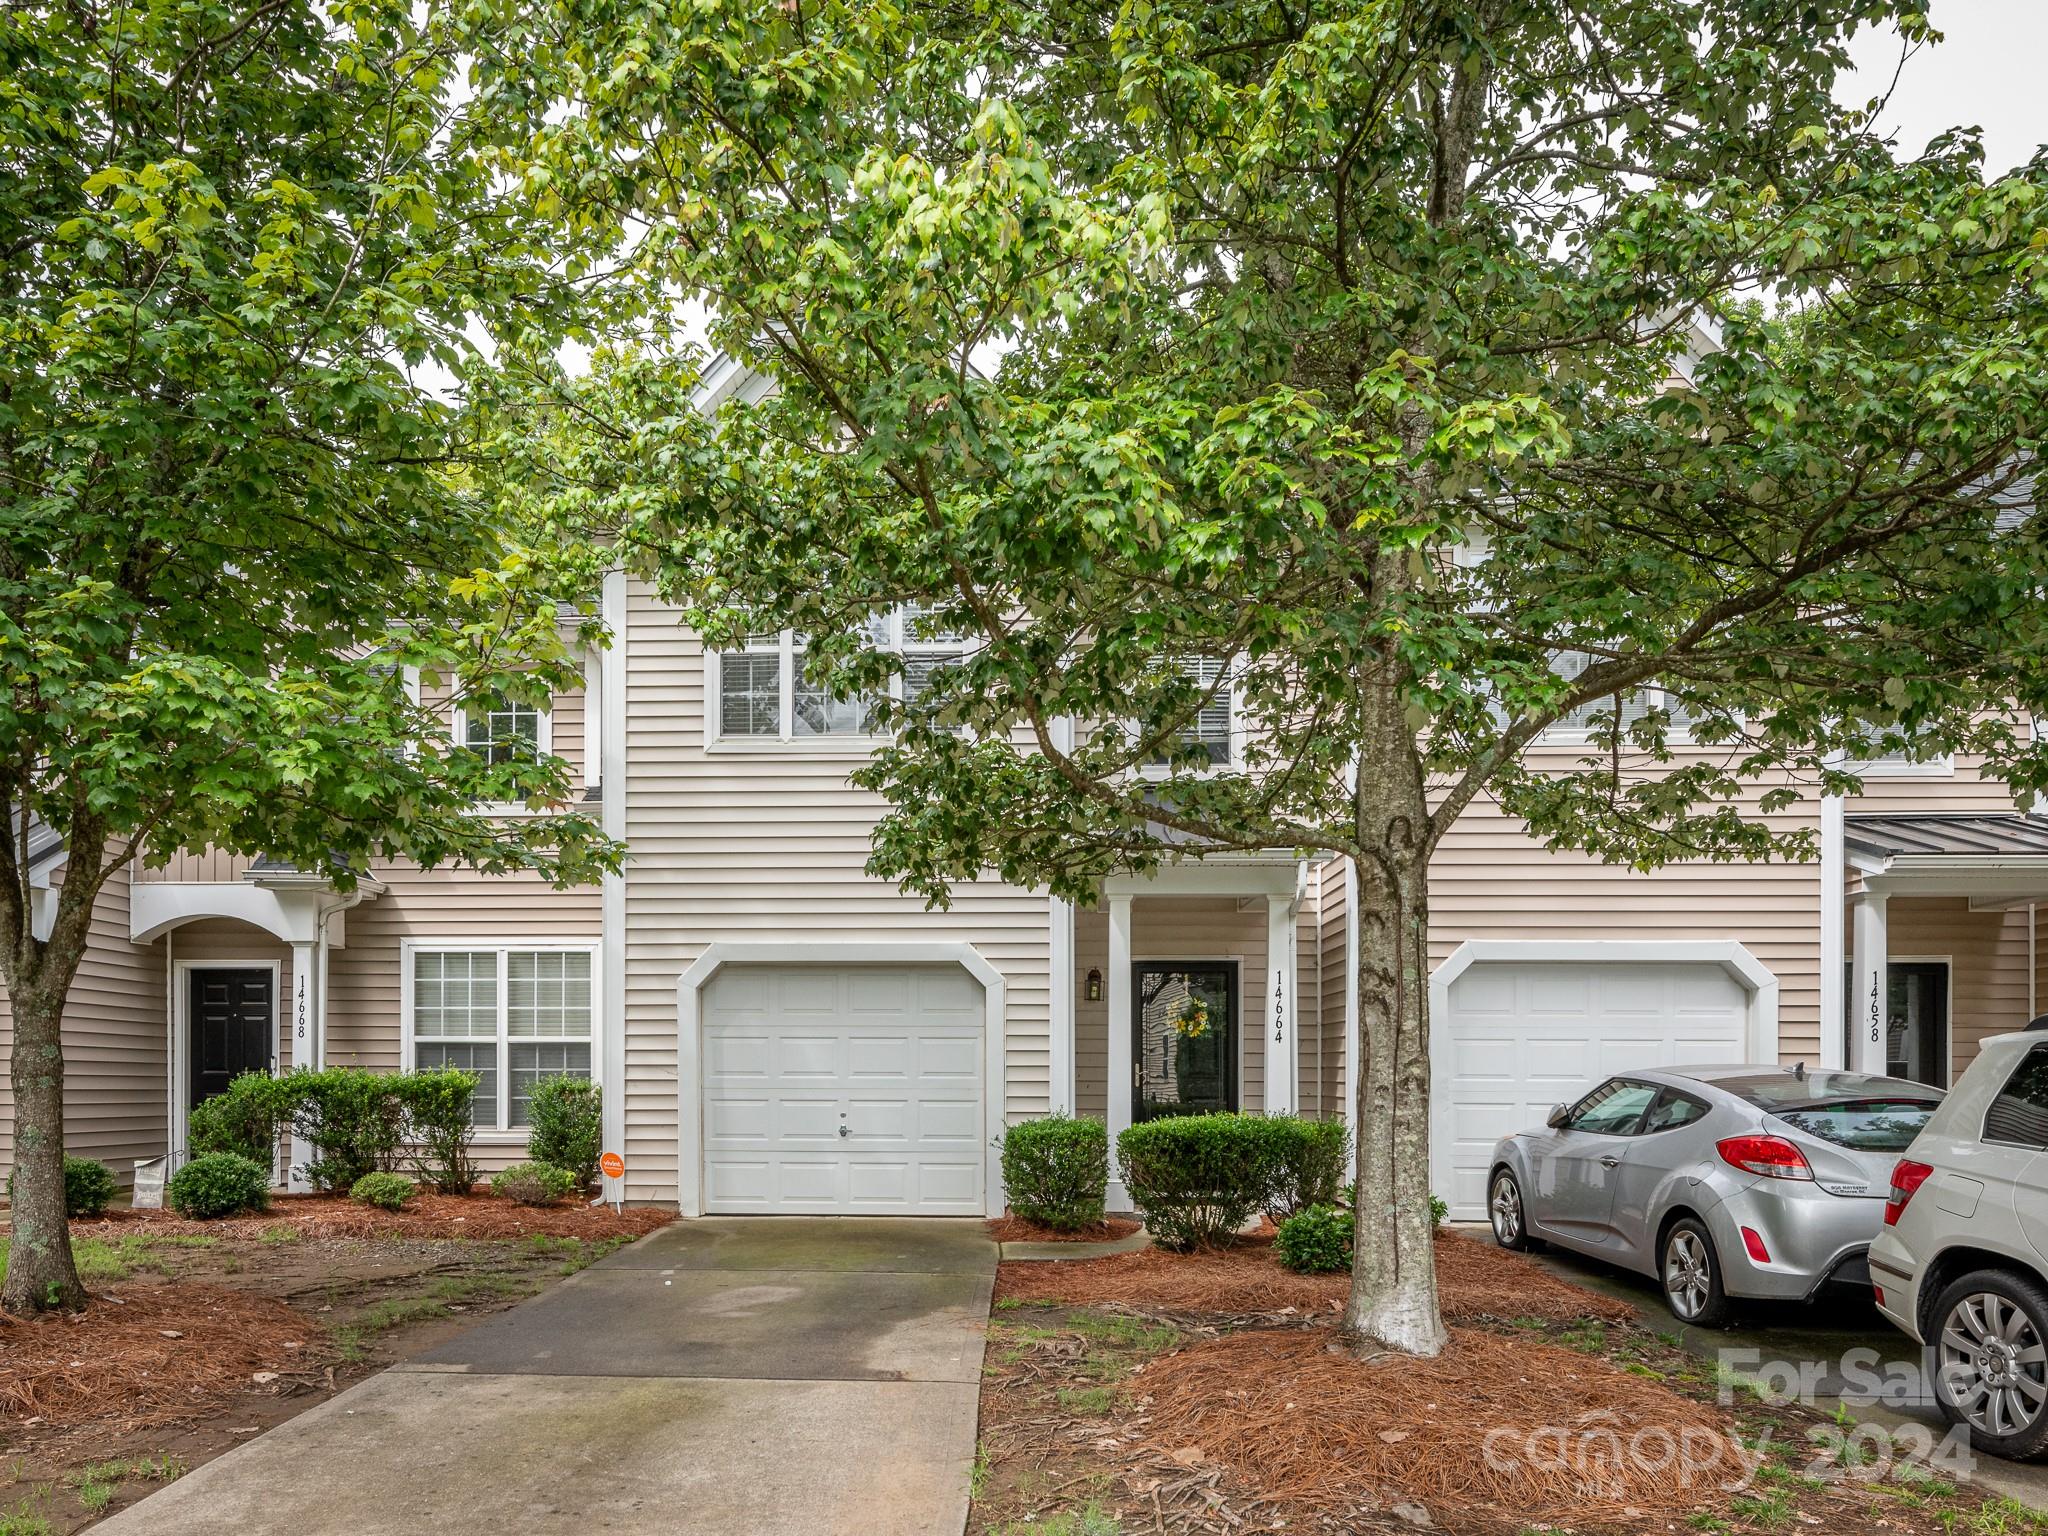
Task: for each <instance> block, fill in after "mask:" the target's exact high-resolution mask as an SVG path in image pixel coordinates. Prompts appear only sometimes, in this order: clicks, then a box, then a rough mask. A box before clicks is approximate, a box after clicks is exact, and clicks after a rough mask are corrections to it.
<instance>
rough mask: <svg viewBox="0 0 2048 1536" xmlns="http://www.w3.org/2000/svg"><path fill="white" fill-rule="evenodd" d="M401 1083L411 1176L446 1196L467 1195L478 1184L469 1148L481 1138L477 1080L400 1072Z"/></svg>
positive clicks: (455, 1070)
mask: <svg viewBox="0 0 2048 1536" xmlns="http://www.w3.org/2000/svg"><path fill="white" fill-rule="evenodd" d="M396 1083H397V1091H398V1096H399V1098H400V1099H401V1100H402V1101H403V1103H404V1105H405V1128H404V1131H403V1135H404V1138H405V1141H406V1144H407V1146H408V1147H409V1148H410V1151H409V1153H408V1156H407V1160H408V1161H409V1162H410V1163H411V1165H412V1171H413V1172H414V1173H416V1174H418V1175H419V1176H420V1177H421V1179H423V1180H424V1181H425V1182H427V1183H429V1184H431V1185H433V1186H434V1188H435V1189H437V1190H439V1191H440V1192H441V1193H442V1194H444V1195H466V1194H468V1193H469V1189H470V1186H471V1185H472V1184H474V1183H476V1164H475V1162H473V1161H472V1160H471V1158H470V1155H469V1148H470V1143H471V1142H472V1141H473V1140H474V1139H475V1137H476V1119H475V1114H474V1110H475V1103H476V1084H477V1075H476V1074H475V1073H474V1072H465V1071H464V1070H463V1069H462V1068H461V1067H428V1068H424V1069H422V1070H421V1071H418V1072H404V1073H400V1074H399V1076H398V1078H397V1079H396ZM351 1193H353V1189H351Z"/></svg>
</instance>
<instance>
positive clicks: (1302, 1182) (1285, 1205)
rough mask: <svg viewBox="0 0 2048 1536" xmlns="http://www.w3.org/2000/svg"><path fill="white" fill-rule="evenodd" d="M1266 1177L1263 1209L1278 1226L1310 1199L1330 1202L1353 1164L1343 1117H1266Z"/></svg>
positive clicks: (1347, 1128) (1341, 1190)
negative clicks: (1266, 1184) (1334, 1118)
mask: <svg viewBox="0 0 2048 1536" xmlns="http://www.w3.org/2000/svg"><path fill="white" fill-rule="evenodd" d="M1264 1124H1265V1127H1266V1129H1265V1135H1266V1136H1267V1138H1268V1139H1269V1141H1270V1143H1271V1145H1270V1147H1269V1149H1268V1170H1269V1176H1270V1182H1269V1184H1268V1186H1267V1190H1266V1214H1267V1215H1268V1216H1270V1217H1271V1218H1272V1219H1273V1224H1274V1225H1275V1226H1278V1225H1279V1224H1280V1223H1281V1222H1283V1221H1285V1220H1286V1219H1287V1218H1288V1217H1290V1216H1292V1215H1293V1214H1294V1213H1295V1212H1296V1211H1302V1210H1306V1209H1308V1207H1310V1206H1312V1205H1334V1204H1336V1203H1337V1200H1338V1198H1339V1197H1340V1195H1341V1194H1342V1192H1343V1189H1344V1175H1345V1173H1346V1172H1347V1171H1348V1169H1349V1167H1350V1164H1351V1128H1350V1127H1349V1126H1347V1125H1346V1124H1345V1123H1344V1122H1343V1121H1341V1120H1303V1119H1301V1118H1299V1117H1297V1116H1293V1115H1274V1116H1271V1117H1269V1118H1268V1119H1267V1120H1266V1121H1265V1122H1264Z"/></svg>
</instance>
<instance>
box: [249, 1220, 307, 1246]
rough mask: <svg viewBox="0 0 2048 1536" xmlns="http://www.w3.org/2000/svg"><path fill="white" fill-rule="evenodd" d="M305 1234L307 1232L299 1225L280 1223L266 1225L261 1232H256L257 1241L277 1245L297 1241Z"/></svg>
mask: <svg viewBox="0 0 2048 1536" xmlns="http://www.w3.org/2000/svg"><path fill="white" fill-rule="evenodd" d="M305 1235H306V1234H305V1233H303V1232H301V1231H300V1230H299V1229H298V1228H297V1227H288V1226H282V1225H280V1226H275V1227H265V1228H264V1229H263V1230H262V1231H261V1232H259V1233H257V1234H256V1241H257V1242H259V1243H269V1244H270V1245H272V1246H273V1247H275V1246H277V1245H278V1244H280V1243H296V1242H298V1241H299V1239H301V1238H302V1237H304V1236H305Z"/></svg>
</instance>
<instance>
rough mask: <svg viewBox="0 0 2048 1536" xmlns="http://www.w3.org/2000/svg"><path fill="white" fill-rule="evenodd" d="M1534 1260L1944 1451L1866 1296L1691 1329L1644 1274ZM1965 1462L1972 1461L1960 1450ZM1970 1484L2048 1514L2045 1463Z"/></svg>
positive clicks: (1652, 1323) (1564, 1260)
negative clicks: (1909, 1430)
mask: <svg viewBox="0 0 2048 1536" xmlns="http://www.w3.org/2000/svg"><path fill="white" fill-rule="evenodd" d="M1464 1235H1466V1236H1469V1237H1471V1238H1472V1240H1473V1241H1475V1242H1485V1243H1490V1242H1492V1241H1493V1234H1492V1233H1491V1232H1490V1231H1488V1230H1487V1229H1486V1228H1484V1227H1476V1226H1475V1227H1472V1228H1469V1229H1465V1232H1464ZM1536 1257H1537V1258H1538V1261H1539V1262H1540V1263H1542V1264H1543V1265H1544V1266H1545V1267H1546V1268H1548V1269H1550V1270H1552V1271H1554V1272H1555V1273H1557V1274H1559V1275H1561V1276H1563V1277H1564V1278H1565V1279H1567V1280H1570V1281H1572V1282H1573V1283H1575V1284H1577V1285H1582V1286H1585V1287H1586V1288H1587V1289H1588V1290H1593V1291H1599V1292H1602V1293H1603V1294H1605V1295H1609V1296H1617V1297H1620V1298H1621V1299H1622V1300H1624V1301H1626V1302H1628V1303H1629V1304H1630V1305H1631V1306H1633V1307H1635V1309H1636V1312H1637V1315H1638V1316H1639V1317H1640V1318H1641V1320H1642V1322H1643V1324H1644V1326H1646V1327H1648V1328H1652V1329H1654V1330H1656V1331H1657V1332H1659V1333H1662V1334H1665V1335H1667V1336H1674V1337H1676V1338H1678V1339H1679V1340H1680V1342H1682V1343H1683V1344H1684V1346H1685V1347H1686V1348H1687V1349H1689V1350H1691V1351H1692V1352H1693V1353H1694V1354H1696V1355H1699V1356H1701V1357H1702V1358H1704V1359H1708V1360H1715V1361H1718V1362H1720V1363H1721V1365H1722V1366H1723V1367H1724V1368H1725V1369H1727V1370H1728V1371H1730V1372H1733V1373H1736V1374H1739V1375H1741V1376H1745V1377H1748V1378H1750V1379H1753V1380H1756V1381H1759V1382H1762V1383H1763V1384H1764V1385H1765V1386H1766V1387H1768V1388H1770V1389H1771V1390H1773V1391H1778V1392H1783V1391H1788V1390H1790V1389H1791V1388H1792V1384H1793V1383H1795V1382H1799V1381H1801V1380H1802V1378H1803V1380H1804V1382H1805V1383H1806V1384H1807V1386H1806V1388H1805V1389H1801V1390H1806V1389H1810V1396H1811V1398H1812V1400H1813V1403H1814V1405H1815V1406H1816V1407H1818V1408H1820V1409H1821V1410H1822V1411H1823V1412H1827V1413H1833V1412H1834V1411H1835V1410H1836V1409H1837V1408H1838V1407H1841V1408H1846V1409H1847V1410H1848V1412H1849V1414H1850V1415H1851V1416H1852V1417H1853V1418H1854V1419H1855V1420H1856V1422H1858V1423H1859V1424H1875V1425H1878V1426H1881V1427H1883V1428H1885V1429H1889V1430H1897V1429H1899V1428H1901V1427H1902V1426H1904V1425H1909V1424H1919V1425H1925V1426H1926V1427H1927V1428H1928V1430H1929V1431H1930V1433H1931V1435H1932V1437H1933V1439H1934V1441H1935V1442H1937V1443H1938V1442H1939V1441H1940V1440H1941V1439H1942V1437H1943V1436H1945V1435H1946V1434H1947V1433H1948V1428H1949V1426H1948V1421H1947V1420H1946V1419H1944V1418H1943V1417H1942V1415H1941V1410H1940V1409H1939V1408H1937V1407H1935V1406H1934V1400H1933V1399H1932V1398H1931V1397H1930V1396H1929V1395H1928V1393H1927V1386H1926V1380H1925V1377H1924V1375H1923V1374H1922V1371H1921V1364H1920V1349H1919V1346H1918V1345H1916V1344H1915V1343H1914V1342H1913V1341H1912V1340H1911V1339H1909V1338H1907V1337H1906V1335H1905V1334H1903V1333H1901V1332H1899V1330H1898V1329H1896V1328H1894V1327H1893V1326H1892V1325H1891V1324H1890V1323H1888V1322H1886V1321H1885V1319H1884V1316H1883V1314H1881V1313H1880V1312H1879V1311H1878V1310H1877V1308H1876V1307H1875V1306H1874V1305H1873V1304H1872V1303H1871V1301H1870V1298H1869V1295H1868V1293H1867V1292H1858V1291H1856V1290H1853V1289H1851V1288H1849V1287H1847V1286H1840V1287H1836V1288H1834V1289H1832V1290H1830V1291H1828V1292H1826V1293H1824V1294H1823V1295H1822V1297H1821V1298H1820V1299H1818V1300H1816V1301H1812V1302H1807V1303H1791V1302H1746V1303H1744V1304H1743V1305H1742V1307H1741V1309H1740V1311H1739V1312H1738V1313H1737V1322H1736V1326H1735V1327H1733V1328H1722V1329H1706V1328H1693V1327H1688V1326H1686V1325H1684V1324H1681V1323H1680V1322H1679V1321H1678V1319H1677V1318H1675V1317H1673V1316H1672V1315H1671V1312H1670V1310H1669V1309H1668V1308H1667V1307H1666V1306H1665V1305H1664V1298H1663V1294H1662V1293H1661V1292H1660V1291H1659V1289H1658V1286H1657V1282H1656V1281H1655V1280H1652V1279H1651V1278H1650V1277H1649V1276H1647V1275H1637V1274H1633V1273H1630V1272H1629V1271H1627V1270H1622V1269H1616V1268H1615V1267H1614V1266H1613V1265H1611V1264H1602V1263H1601V1262H1599V1261H1598V1260H1597V1259H1587V1258H1581V1257H1579V1256H1578V1255H1577V1254H1573V1253H1566V1252H1564V1251H1563V1250H1561V1249H1557V1248H1551V1249H1548V1250H1546V1251H1545V1252H1543V1253H1542V1254H1539V1255H1537V1256H1536ZM1900 1443H1902V1444H1904V1443H1907V1442H1903V1441H1902V1442H1900ZM1957 1443H1958V1445H1959V1446H1960V1445H1961V1442H1960V1440H1959V1441H1958V1442H1957ZM1963 1454H1965V1455H1971V1454H1972V1453H1969V1452H1968V1450H1967V1448H1963ZM1955 1470H1958V1471H1959V1470H1961V1469H1955ZM1968 1477H1969V1479H1970V1480H1971V1481H1972V1482H1974V1483H1975V1484H1977V1485H1978V1486H1979V1487H1981V1488H1982V1489H1984V1490H1985V1491H1986V1492H1987V1493H1991V1494H1995V1495H1998V1496H2000V1497H2003V1498H2008V1499H2017V1500H2018V1501H2019V1502H2020V1503H2022V1504H2025V1505H2028V1506H2030V1507H2032V1508H2034V1509H2039V1510H2048V1463H2042V1462H2012V1461H2000V1460H1999V1459H1997V1458H1996V1457H1992V1456H1972V1465H1971V1466H1970V1467H1969V1468H1968Z"/></svg>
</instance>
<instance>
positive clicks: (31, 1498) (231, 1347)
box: [0, 1196, 672, 1536]
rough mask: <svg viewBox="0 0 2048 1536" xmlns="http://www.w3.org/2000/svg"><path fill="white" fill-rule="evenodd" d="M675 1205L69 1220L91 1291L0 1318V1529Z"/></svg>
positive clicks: (414, 1344) (109, 1507)
mask: <svg viewBox="0 0 2048 1536" xmlns="http://www.w3.org/2000/svg"><path fill="white" fill-rule="evenodd" d="M670 1219H672V1218H671V1216H670V1214H669V1213H666V1212H662V1211H655V1210H647V1209H639V1208H635V1209H629V1210H627V1211H625V1212H624V1213H623V1214H622V1215H614V1214H613V1213H611V1212H609V1211H606V1210H603V1209H601V1208H599V1209H592V1208H590V1207H588V1206H581V1205H574V1206H570V1205H565V1206H560V1207H553V1208H549V1209H545V1210H532V1209H529V1208H526V1207H520V1206H513V1205H511V1204H510V1203H509V1202H506V1201H502V1200H497V1199H493V1198H490V1197H487V1196H473V1197H470V1198H468V1199H462V1198H458V1197H450V1196H422V1197H418V1199H417V1200H416V1202H413V1203H409V1204H408V1207H407V1209H406V1210H405V1211H403V1212H400V1213H396V1214H390V1213H385V1212H380V1211H374V1210H371V1209H370V1208H368V1207H364V1206H360V1205H353V1204H352V1203H351V1202H349V1201H347V1200H341V1199H330V1198H313V1197H301V1198H286V1199H281V1200H279V1201H278V1202H277V1205H276V1207H275V1208H274V1210H273V1212H272V1213H270V1214H269V1215H266V1216H262V1217H246V1218H237V1219H234V1220H227V1221H214V1222H193V1221H183V1220H180V1219H178V1218H177V1217H175V1216H173V1215H171V1214H170V1213H168V1212H160V1211H151V1212H127V1211H121V1212H110V1213H109V1215H108V1217H107V1218H106V1219H103V1220H94V1221H78V1222H74V1223H73V1224H72V1235H73V1248H74V1252H75V1254H76V1256H77V1258H78V1261H79V1265H80V1270H81V1274H82V1277H83V1278H84V1279H85V1282H86V1286H87V1288H88V1290H89V1291H90V1292H91V1293H92V1295H93V1305H92V1306H91V1307H90V1308H88V1309H87V1311H86V1312H85V1313H83V1314H81V1315H79V1316H78V1317H76V1318H71V1317H64V1316H49V1317H41V1318H35V1319H19V1318H10V1317H6V1316H4V1315H0V1536H68V1533H70V1532H73V1531H77V1530H80V1529H83V1528H84V1527H86V1526H89V1525H91V1524H93V1523H94V1522H95V1521H96V1520H98V1519H99V1518H100V1517H102V1516H104V1515H106V1514H108V1513H111V1512H112V1511H114V1510H117V1509H120V1508H122V1507H124V1506H126V1505H128V1504H130V1503H133V1502H134V1501H135V1500H137V1499H139V1498H142V1497H143V1496H144V1495H146V1494H147V1493H148V1492H149V1491H150V1490H151V1489H152V1488H153V1487H154V1486H155V1485H156V1484H158V1483H160V1482H163V1481H166V1480H168V1479H170V1478H172V1477H176V1476H180V1475H182V1474H183V1473H184V1472H186V1471H188V1470H190V1469H191V1468H193V1467H196V1466H198V1465H200V1464H201V1463H203V1462H206V1461H209V1460H211V1459H212V1458H213V1457H215V1456H218V1455H220V1454H222V1453H223V1452H224V1451H228V1450H231V1449H233V1448H234V1447H235V1446H237V1445H239V1444H241V1443H243V1442H244V1441H246V1440H248V1439H250V1438H252V1437H253V1436H255V1435H259V1434H261V1433H262V1432H263V1431H265V1430H267V1429H269V1428H271V1427H272V1426H273V1425H276V1424H279V1423H282V1422H283V1421H284V1420H286V1419H289V1418H291V1417H292V1416H293V1415H295V1414H298V1413H301V1412H303V1411H304V1410H305V1409H307V1408H310V1407H312V1406H314V1405H315V1404H317V1403H320V1402H323V1401H325V1400H326V1399H327V1398H328V1397H330V1396H332V1395H333V1394H334V1393H335V1392H337V1391H339V1390H340V1389H341V1388H343V1387H345V1386H348V1385H349V1384H351V1383H353V1382H355V1381H359V1380H361V1379H362V1378H363V1377H365V1376H368V1375H371V1374H373V1373H374V1372H376V1371H379V1370H382V1369H383V1368H385V1367H386V1366H388V1365H390V1364H392V1363H393V1362H394V1361H397V1360H401V1359H404V1358H406V1357H408V1356H410V1355H412V1354H415V1353H418V1352H420V1351H422V1350H424V1349H427V1348H430V1347H432V1346H433V1345H435V1344H437V1343H439V1342H441V1341H442V1340H444V1339H446V1338H447V1337H449V1336H450V1335H451V1334H453V1333H456V1332H459V1331H460V1330H462V1329H463V1328H466V1327H468V1326H470V1325H471V1324H472V1323H474V1322H475V1321H476V1319H477V1318H479V1317H482V1316H486V1315H488V1314H490V1313H492V1312H496V1311H500V1310H502V1309H504V1308H506V1307H509V1306H511V1305H513V1304H514V1303H516V1302H519V1301H522V1300H524V1299H525V1298H527V1297H529V1296H532V1295H534V1294H536V1293H537V1292H539V1291H541V1290H544V1289H546V1288H547V1287H548V1286H549V1285H551V1284H553V1283H555V1282H556V1281H558V1280H560V1279H561V1278H562V1277H563V1276H564V1275H568V1274H573V1273H575V1272H576V1271H577V1270H579V1269H582V1268H584V1267H586V1266H587V1265H589V1264H592V1263H594V1262H596V1260H597V1259H599V1258H601V1257H603V1256H604V1255H605V1254H607V1253H609V1252H611V1251H612V1250H613V1249H614V1248H616V1247H618V1246H619V1245H620V1244H622V1243H625V1242H630V1241H631V1240H632V1239H633V1238H635V1237H637V1236H640V1235H642V1234H643V1233H645V1232H648V1231H652V1230H653V1229H654V1228H655V1227H658V1226H661V1225H663V1224H664V1223H665V1222H667V1221H668V1220H670ZM10 1522H12V1523H10Z"/></svg>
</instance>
